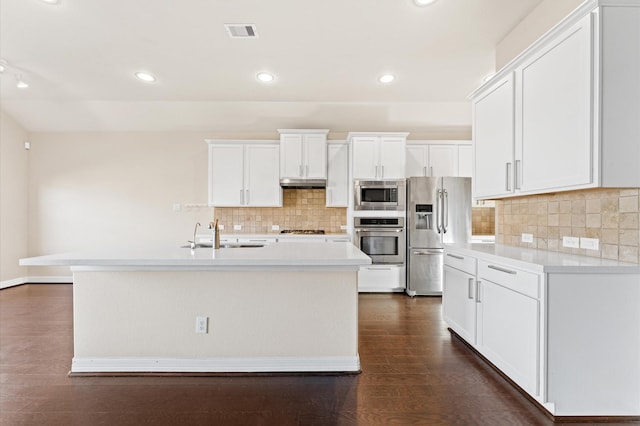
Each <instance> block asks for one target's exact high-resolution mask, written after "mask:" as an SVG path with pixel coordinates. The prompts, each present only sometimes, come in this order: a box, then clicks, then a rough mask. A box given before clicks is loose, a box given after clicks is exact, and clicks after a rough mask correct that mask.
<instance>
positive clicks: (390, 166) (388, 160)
mask: <svg viewBox="0 0 640 426" xmlns="http://www.w3.org/2000/svg"><path fill="white" fill-rule="evenodd" d="M407 135H408V133H349V142H350V144H351V152H352V167H353V168H352V175H353V178H354V179H403V178H404V177H405V159H406V151H405V150H406V140H407Z"/></svg>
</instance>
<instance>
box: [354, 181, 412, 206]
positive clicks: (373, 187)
mask: <svg viewBox="0 0 640 426" xmlns="http://www.w3.org/2000/svg"><path fill="white" fill-rule="evenodd" d="M353 195H354V207H353V208H354V210H397V211H404V210H405V199H406V196H407V194H406V184H405V180H404V179H397V180H355V181H354V191H353Z"/></svg>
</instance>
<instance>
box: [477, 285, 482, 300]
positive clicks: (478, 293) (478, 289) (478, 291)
mask: <svg viewBox="0 0 640 426" xmlns="http://www.w3.org/2000/svg"><path fill="white" fill-rule="evenodd" d="M481 285H482V281H480V280H478V281H476V303H482V300H480V286H481Z"/></svg>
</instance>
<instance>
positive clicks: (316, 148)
mask: <svg viewBox="0 0 640 426" xmlns="http://www.w3.org/2000/svg"><path fill="white" fill-rule="evenodd" d="M303 163H304V167H305V170H304V172H305V173H304V176H305V177H307V178H310V179H325V178H326V177H327V135H326V134H318V135H313V134H309V135H304V161H303Z"/></svg>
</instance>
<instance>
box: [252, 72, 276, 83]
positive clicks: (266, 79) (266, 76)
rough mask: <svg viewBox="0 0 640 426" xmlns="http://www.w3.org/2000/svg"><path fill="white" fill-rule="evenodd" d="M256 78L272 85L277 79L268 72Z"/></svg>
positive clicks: (260, 73) (259, 74) (261, 73)
mask: <svg viewBox="0 0 640 426" xmlns="http://www.w3.org/2000/svg"><path fill="white" fill-rule="evenodd" d="M256 78H257V79H258V80H260V81H262V82H263V83H270V82H272V81H273V80H274V78H275V77H274V76H273V74H269V73H268V72H259V73H258V75H256Z"/></svg>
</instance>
